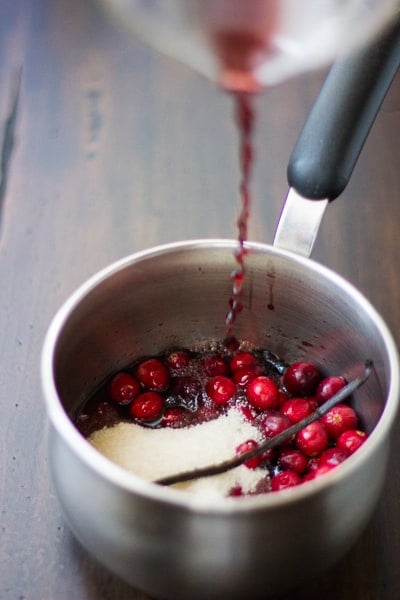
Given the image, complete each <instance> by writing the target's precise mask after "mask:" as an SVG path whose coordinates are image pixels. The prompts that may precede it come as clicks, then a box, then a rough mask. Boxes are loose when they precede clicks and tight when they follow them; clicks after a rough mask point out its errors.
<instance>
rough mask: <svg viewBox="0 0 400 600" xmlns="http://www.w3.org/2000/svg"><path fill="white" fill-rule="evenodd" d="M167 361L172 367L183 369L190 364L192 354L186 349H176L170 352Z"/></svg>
mask: <svg viewBox="0 0 400 600" xmlns="http://www.w3.org/2000/svg"><path fill="white" fill-rule="evenodd" d="M166 363H167V365H168V366H169V368H170V369H174V370H175V371H181V370H182V369H185V368H186V367H187V366H188V365H189V363H190V355H189V353H188V352H186V351H185V350H175V351H174V352H170V354H168V356H167V358H166Z"/></svg>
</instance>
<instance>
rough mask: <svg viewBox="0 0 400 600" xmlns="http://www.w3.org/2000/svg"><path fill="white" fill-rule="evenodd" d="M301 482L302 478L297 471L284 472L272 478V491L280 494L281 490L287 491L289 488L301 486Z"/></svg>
mask: <svg viewBox="0 0 400 600" xmlns="http://www.w3.org/2000/svg"><path fill="white" fill-rule="evenodd" d="M301 482H302V478H301V477H300V475H299V474H298V473H296V472H295V471H282V472H281V473H277V474H276V475H274V476H273V477H272V479H271V491H272V492H279V491H280V490H286V489H287V488H291V487H294V486H296V485H299V484H300V483H301Z"/></svg>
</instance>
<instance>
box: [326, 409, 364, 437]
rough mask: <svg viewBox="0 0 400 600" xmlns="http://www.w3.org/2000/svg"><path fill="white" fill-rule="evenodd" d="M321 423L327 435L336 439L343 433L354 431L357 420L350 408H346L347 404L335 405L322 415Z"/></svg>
mask: <svg viewBox="0 0 400 600" xmlns="http://www.w3.org/2000/svg"><path fill="white" fill-rule="evenodd" d="M321 421H322V422H323V424H324V425H325V428H326V430H327V432H328V433H329V435H330V436H331V437H332V438H333V439H337V438H338V437H339V435H340V434H341V433H343V432H344V431H347V430H348V429H356V427H357V422H358V418H357V414H356V412H355V411H354V410H353V409H352V408H351V406H348V405H347V404H337V405H336V406H334V407H333V408H331V409H330V410H328V412H327V413H325V414H324V416H323V417H322V418H321Z"/></svg>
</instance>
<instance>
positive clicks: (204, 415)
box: [196, 404, 220, 423]
mask: <svg viewBox="0 0 400 600" xmlns="http://www.w3.org/2000/svg"><path fill="white" fill-rule="evenodd" d="M219 415H220V411H219V409H218V408H217V406H215V405H213V406H210V405H206V404H203V405H201V406H199V407H198V409H197V412H196V423H205V422H207V421H212V420H213V419H217V418H218V417H219Z"/></svg>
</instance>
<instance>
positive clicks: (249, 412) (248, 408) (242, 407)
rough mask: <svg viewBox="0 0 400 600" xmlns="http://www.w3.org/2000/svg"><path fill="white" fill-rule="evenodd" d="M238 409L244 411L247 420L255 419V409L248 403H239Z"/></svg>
mask: <svg viewBox="0 0 400 600" xmlns="http://www.w3.org/2000/svg"><path fill="white" fill-rule="evenodd" d="M237 409H238V410H239V411H240V412H241V413H242V415H243V416H244V418H245V419H246V421H250V422H251V421H254V419H255V418H256V416H257V415H256V413H255V411H254V409H253V408H252V407H251V406H249V405H248V404H238V405H237Z"/></svg>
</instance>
